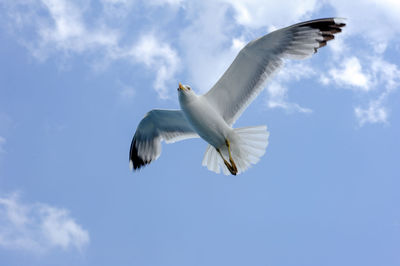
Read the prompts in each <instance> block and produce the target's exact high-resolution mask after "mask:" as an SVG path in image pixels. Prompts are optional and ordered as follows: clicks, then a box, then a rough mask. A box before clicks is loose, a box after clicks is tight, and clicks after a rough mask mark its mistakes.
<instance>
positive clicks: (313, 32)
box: [205, 18, 345, 125]
mask: <svg viewBox="0 0 400 266" xmlns="http://www.w3.org/2000/svg"><path fill="white" fill-rule="evenodd" d="M344 26H345V24H344V23H343V20H342V19H338V18H326V19H316V20H311V21H306V22H302V23H298V24H295V25H292V26H290V27H286V28H283V29H280V30H277V31H274V32H271V33H269V34H267V35H265V36H263V37H261V38H258V39H256V40H253V41H251V42H250V43H248V44H247V45H246V46H245V47H244V48H243V49H242V50H241V51H240V52H239V54H238V55H237V57H236V58H235V60H234V61H233V63H232V64H231V65H230V66H229V68H228V69H227V70H226V72H225V73H224V74H223V75H222V77H221V78H220V79H219V80H218V82H217V83H216V84H215V85H214V86H213V87H212V88H211V90H210V91H208V92H207V93H206V94H205V97H206V98H207V100H208V101H209V102H210V103H211V104H212V105H213V106H214V108H215V109H216V110H218V111H219V112H220V114H221V115H222V116H223V118H224V119H225V121H226V122H227V123H228V124H229V125H232V124H233V123H234V122H235V121H236V119H237V118H238V117H239V116H240V115H241V114H242V112H243V111H244V110H245V109H246V107H247V106H248V105H249V104H250V103H251V102H252V101H253V100H254V98H255V97H257V95H258V94H259V93H260V92H261V91H262V89H263V88H264V83H265V82H266V80H267V79H268V78H270V77H271V76H272V74H273V73H274V72H275V71H276V70H277V69H279V67H280V66H282V64H283V59H284V58H288V59H304V58H307V57H310V56H312V55H313V54H314V53H316V52H317V50H318V49H319V48H321V47H323V46H325V45H326V43H327V42H328V41H330V40H332V39H334V34H336V33H338V32H341V27H344Z"/></svg>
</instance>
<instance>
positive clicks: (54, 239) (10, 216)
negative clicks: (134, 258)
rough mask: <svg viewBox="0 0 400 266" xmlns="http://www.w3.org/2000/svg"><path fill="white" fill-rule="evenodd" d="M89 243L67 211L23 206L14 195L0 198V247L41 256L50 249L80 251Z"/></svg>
mask: <svg viewBox="0 0 400 266" xmlns="http://www.w3.org/2000/svg"><path fill="white" fill-rule="evenodd" d="M89 241H90V240H89V233H88V231H86V230H85V229H83V228H82V227H81V226H80V225H79V224H78V223H76V221H75V220H74V219H73V218H72V217H71V215H70V213H69V211H68V210H66V209H62V208H57V207H53V206H50V205H48V204H44V203H34V204H32V203H23V202H21V200H20V197H19V194H18V193H12V194H10V195H3V196H0V247H3V248H6V249H22V250H27V251H30V252H34V253H39V254H41V253H44V252H46V251H49V250H50V249H52V248H61V249H63V250H67V249H71V248H75V249H77V250H82V249H83V248H84V247H86V246H87V245H88V244H89Z"/></svg>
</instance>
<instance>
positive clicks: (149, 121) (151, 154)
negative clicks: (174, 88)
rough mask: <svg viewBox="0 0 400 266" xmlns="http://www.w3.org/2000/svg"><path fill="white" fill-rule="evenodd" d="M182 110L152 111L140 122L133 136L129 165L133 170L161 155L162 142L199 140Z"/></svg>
mask: <svg viewBox="0 0 400 266" xmlns="http://www.w3.org/2000/svg"><path fill="white" fill-rule="evenodd" d="M198 137H199V136H198V135H197V133H196V132H195V131H194V130H193V129H192V127H191V126H190V124H189V122H187V120H186V118H185V117H184V115H183V113H182V111H181V110H151V111H150V112H148V113H147V114H146V115H145V117H144V118H143V119H142V121H140V123H139V126H138V127H137V129H136V132H135V135H134V136H133V139H132V143H131V149H130V152H129V164H130V166H131V168H133V169H139V168H140V167H142V166H144V165H146V164H149V163H150V162H151V161H153V160H156V159H157V158H158V157H159V156H160V154H161V141H162V140H164V141H165V142H166V143H173V142H176V141H179V140H184V139H188V138H198Z"/></svg>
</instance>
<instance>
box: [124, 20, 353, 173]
mask: <svg viewBox="0 0 400 266" xmlns="http://www.w3.org/2000/svg"><path fill="white" fill-rule="evenodd" d="M345 25H346V24H345V23H344V20H343V19H339V18H324V19H316V20H310V21H306V22H301V23H298V24H295V25H292V26H289V27H286V28H282V29H279V30H276V31H273V32H271V33H269V34H267V35H264V36H262V37H260V38H258V39H255V40H253V41H251V42H249V43H248V44H247V45H246V46H245V47H244V48H243V49H242V50H241V51H240V52H239V54H238V55H237V56H236V58H235V59H234V61H233V62H232V64H231V65H230V66H229V68H228V69H227V70H226V71H225V73H224V74H223V75H222V77H221V78H220V79H219V80H218V81H217V83H216V84H215V85H214V86H213V87H212V88H211V89H210V90H209V91H208V92H207V93H206V94H204V95H197V94H196V93H195V92H194V91H193V90H192V88H191V87H190V86H189V85H182V84H181V83H179V87H178V97H179V104H180V107H181V109H180V110H160V109H154V110H151V111H150V112H148V113H147V114H146V115H145V117H144V118H143V119H142V121H141V122H140V123H139V126H138V127H137V129H136V132H135V135H134V136H133V140H132V143H131V148H130V152H129V162H130V167H131V168H133V169H134V170H137V169H140V168H141V167H142V166H145V165H146V164H149V163H150V162H152V161H154V160H156V159H157V158H158V157H159V156H160V154H161V141H162V140H164V141H165V142H166V143H173V142H176V141H179V140H183V139H189V138H198V137H201V138H202V139H204V140H205V141H206V142H208V144H209V145H208V147H207V149H206V152H205V154H204V157H203V161H202V165H203V166H206V167H207V168H208V169H209V170H210V171H213V172H216V173H220V172H221V171H222V172H223V173H224V174H226V175H229V173H230V174H232V175H236V174H239V173H242V172H244V171H245V170H246V169H248V168H249V167H250V166H251V165H252V164H256V163H257V162H258V161H259V159H260V157H261V156H262V155H263V154H264V153H265V149H266V147H267V145H268V137H269V132H268V131H267V127H266V126H253V127H244V128H232V126H233V124H234V123H235V121H236V120H237V119H238V118H239V116H240V115H241V114H242V113H243V111H244V110H245V109H246V107H247V106H248V105H249V104H250V103H251V102H252V101H253V100H254V99H255V98H256V97H257V95H258V94H259V93H260V92H261V91H262V89H263V88H264V86H265V82H266V80H267V79H268V77H270V76H271V75H272V74H273V73H274V72H275V71H277V70H278V69H279V67H280V66H281V65H282V64H283V59H305V58H307V57H310V56H312V55H313V54H314V53H316V52H317V50H318V49H319V48H321V47H323V46H325V45H326V43H327V42H328V41H330V40H332V39H334V34H336V33H339V32H341V28H342V27H344V26H345Z"/></svg>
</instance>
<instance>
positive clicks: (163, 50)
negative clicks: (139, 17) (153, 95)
mask: <svg viewBox="0 0 400 266" xmlns="http://www.w3.org/2000/svg"><path fill="white" fill-rule="evenodd" d="M114 57H117V58H118V57H119V58H126V57H131V58H132V59H133V60H134V61H136V62H140V63H142V64H144V65H145V66H146V67H147V68H149V69H150V70H152V71H153V72H156V79H155V81H154V83H153V86H154V88H155V89H156V91H157V92H158V94H159V96H160V97H161V98H168V96H169V90H168V89H167V88H168V87H169V86H168V85H169V84H168V81H169V80H171V79H173V78H174V76H175V74H176V72H177V71H178V69H179V68H178V67H179V57H178V55H177V52H176V51H175V50H174V49H172V48H171V46H170V45H168V44H166V43H163V42H162V41H160V40H159V39H158V38H157V37H156V36H155V35H154V34H149V35H144V36H142V37H141V38H140V39H139V40H138V42H137V43H135V44H134V45H133V46H132V47H131V48H129V49H122V50H119V51H118V53H116V54H115V55H114Z"/></svg>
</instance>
